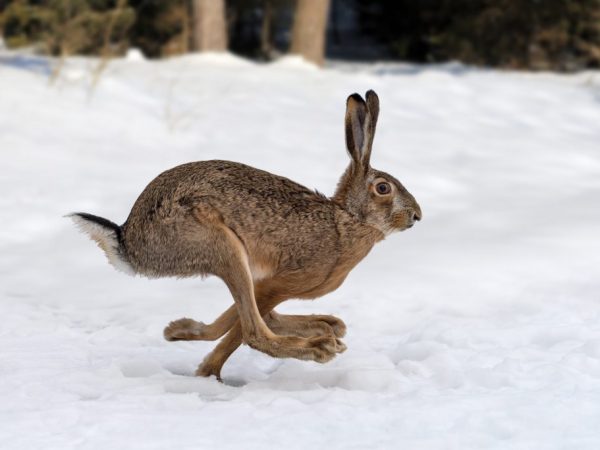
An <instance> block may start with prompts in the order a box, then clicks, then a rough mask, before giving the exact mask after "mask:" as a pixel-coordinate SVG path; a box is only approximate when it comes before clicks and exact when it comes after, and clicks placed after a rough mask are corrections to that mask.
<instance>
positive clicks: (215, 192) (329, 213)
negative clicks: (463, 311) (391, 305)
mask: <svg viewBox="0 0 600 450" xmlns="http://www.w3.org/2000/svg"><path fill="white" fill-rule="evenodd" d="M366 98H367V101H366V102H365V101H364V100H362V98H361V97H360V96H358V95H357V94H354V95H352V96H350V97H349V98H348V103H347V108H346V143H347V147H348V153H349V154H350V157H351V163H350V165H349V167H348V169H347V170H346V172H345V173H344V174H343V176H342V178H341V180H340V182H339V184H338V187H337V190H336V193H335V195H334V196H333V198H331V199H329V198H326V197H324V196H323V195H321V194H319V193H316V192H314V191H311V190H309V189H307V188H305V187H303V186H301V185H299V184H297V183H294V182H293V181H291V180H289V179H287V178H283V177H280V176H277V175H273V174H271V173H268V172H264V171H262V170H258V169H254V168H252V167H248V166H245V165H243V164H240V163H234V162H228V161H203V162H195V163H189V164H184V165H181V166H178V167H175V168H173V169H171V170H168V171H166V172H164V173H162V174H161V175H159V176H158V177H157V178H156V179H155V180H153V181H152V182H151V183H150V184H149V185H148V186H147V187H146V189H145V190H144V191H143V192H142V194H141V195H140V197H139V198H138V199H137V201H136V202H135V204H134V206H133V208H132V210H131V213H130V215H129V217H128V219H127V221H126V222H125V224H123V226H122V227H120V235H119V237H120V242H119V251H120V253H119V254H120V256H121V258H122V259H123V260H124V261H126V263H128V264H129V265H130V266H131V268H132V269H133V271H135V272H136V273H139V274H142V275H145V276H148V277H163V276H176V277H189V276H198V275H216V276H218V277H220V278H221V279H222V280H223V281H224V282H225V284H226V285H227V287H228V288H229V290H230V292H231V294H232V297H233V299H234V305H233V306H232V307H230V308H229V309H228V310H227V311H225V312H224V313H223V314H222V315H221V316H220V317H219V318H218V319H217V320H216V321H215V322H214V323H212V324H209V325H206V324H203V323H201V322H196V321H194V320H192V319H180V320H178V321H175V322H172V323H171V324H170V325H169V326H168V327H167V328H166V329H165V333H164V334H165V338H166V339H168V340H215V339H218V338H220V337H222V336H223V335H225V334H226V333H227V335H226V336H225V338H224V339H223V340H222V341H221V343H220V344H219V345H218V346H217V347H216V349H215V350H214V351H213V352H212V353H211V354H210V355H208V356H207V358H205V360H204V362H203V363H202V364H201V366H200V367H199V369H198V372H197V374H198V375H203V376H207V375H216V376H217V377H220V371H221V367H222V365H223V364H224V363H225V361H226V360H227V358H228V357H229V356H230V355H231V353H233V351H235V349H236V348H237V347H238V346H239V345H240V344H241V343H242V342H244V343H246V344H248V345H250V346H251V347H253V348H255V349H257V350H260V351H262V352H265V353H267V354H269V355H272V356H274V357H280V358H285V357H292V358H298V359H308V360H314V361H318V362H326V361H329V360H330V359H331V358H333V357H334V356H335V355H336V354H337V353H340V352H343V351H344V350H345V348H346V347H345V345H344V344H343V343H342V342H341V341H340V339H339V338H341V337H342V336H343V335H344V333H345V325H344V323H343V322H342V321H341V320H340V319H338V318H335V317H333V316H285V315H279V314H277V313H275V312H274V311H273V308H274V307H275V306H277V305H278V304H279V303H281V302H283V301H285V300H288V299H290V298H301V299H311V298H317V297H321V296H323V295H325V294H327V293H329V292H331V291H333V290H335V289H337V288H338V287H339V286H340V285H341V284H342V282H343V281H344V279H345V278H346V276H347V275H348V273H349V272H350V271H351V270H352V269H353V268H354V267H355V266H356V264H358V262H359V261H360V260H362V259H363V258H364V257H365V256H366V255H367V254H368V253H369V251H370V250H371V248H372V247H373V245H374V244H375V243H376V242H378V241H380V240H382V239H384V237H385V235H387V234H389V233H391V232H393V231H399V230H403V229H406V228H408V227H410V226H412V224H413V223H414V221H415V220H419V219H420V217H421V211H420V208H419V206H418V204H417V203H416V201H415V199H414V198H413V197H412V196H411V195H410V194H409V193H408V192H407V191H406V189H404V187H403V186H402V185H401V184H400V182H398V181H397V180H396V179H395V178H393V177H391V176H390V175H388V174H386V173H384V172H379V171H376V170H374V169H372V168H371V167H370V164H369V161H370V154H371V148H372V144H373V138H374V133H375V127H376V123H377V117H378V114H379V101H378V99H377V96H376V95H375V93H374V92H372V91H369V92H368V93H367V97H366ZM379 183H387V184H389V186H390V192H389V193H387V194H385V195H382V194H380V193H378V191H377V185H378V184H379ZM80 215H81V216H82V217H79V221H80V222H81V221H82V219H86V218H89V217H92V218H93V217H94V216H90V215H87V216H86V217H83V214H80ZM97 219H98V218H97ZM88 220H89V219H88ZM98 220H101V219H98ZM83 222H84V224H85V220H83ZM96 225H97V223H96ZM111 225H112V226H114V224H111ZM84 229H85V226H84ZM108 244H112V242H110V241H108Z"/></svg>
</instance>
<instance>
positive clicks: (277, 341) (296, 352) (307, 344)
mask: <svg viewBox="0 0 600 450" xmlns="http://www.w3.org/2000/svg"><path fill="white" fill-rule="evenodd" d="M246 343H247V344H248V345H249V346H250V347H252V348H254V349H255V350H258V351H261V352H264V353H266V354H268V355H271V356H273V357H275V358H296V359H303V360H309V361H317V362H320V363H324V362H327V361H330V360H332V359H333V358H335V356H336V355H337V354H338V353H342V352H344V351H345V350H346V346H345V345H344V343H343V342H342V341H340V340H339V339H338V338H336V337H335V336H333V335H332V334H330V335H327V336H316V337H311V338H308V339H306V338H302V337H296V336H275V337H271V338H269V339H250V340H247V341H246Z"/></svg>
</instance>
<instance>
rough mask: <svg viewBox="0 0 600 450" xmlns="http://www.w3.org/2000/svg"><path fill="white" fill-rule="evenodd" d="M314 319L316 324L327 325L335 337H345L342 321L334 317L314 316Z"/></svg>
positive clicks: (344, 325) (344, 326)
mask: <svg viewBox="0 0 600 450" xmlns="http://www.w3.org/2000/svg"><path fill="white" fill-rule="evenodd" d="M314 319H315V320H316V321H317V322H320V323H325V324H327V325H328V326H329V327H330V328H331V330H332V331H333V334H334V335H335V337H337V338H341V337H344V336H345V335H346V324H345V323H344V321H343V320H342V319H339V318H337V317H335V316H314Z"/></svg>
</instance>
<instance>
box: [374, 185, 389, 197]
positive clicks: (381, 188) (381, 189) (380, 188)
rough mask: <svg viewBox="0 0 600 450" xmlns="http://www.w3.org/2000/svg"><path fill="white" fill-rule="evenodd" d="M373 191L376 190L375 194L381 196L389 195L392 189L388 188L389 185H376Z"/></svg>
mask: <svg viewBox="0 0 600 450" xmlns="http://www.w3.org/2000/svg"><path fill="white" fill-rule="evenodd" d="M375 189H376V190H377V193H378V194H381V195H385V194H389V193H390V192H392V187H391V186H390V183H377V186H375Z"/></svg>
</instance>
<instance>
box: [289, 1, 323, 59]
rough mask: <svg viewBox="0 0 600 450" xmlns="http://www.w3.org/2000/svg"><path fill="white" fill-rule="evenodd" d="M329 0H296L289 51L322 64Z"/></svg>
mask: <svg viewBox="0 0 600 450" xmlns="http://www.w3.org/2000/svg"><path fill="white" fill-rule="evenodd" d="M329 2H330V0H298V1H297V3H296V12H295V16H294V27H293V30H292V45H291V48H290V53H294V54H298V55H301V56H303V57H304V58H305V59H306V60H308V61H311V62H313V63H315V64H318V65H320V66H321V65H323V62H324V60H325V30H326V29H327V16H328V13H329Z"/></svg>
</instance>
